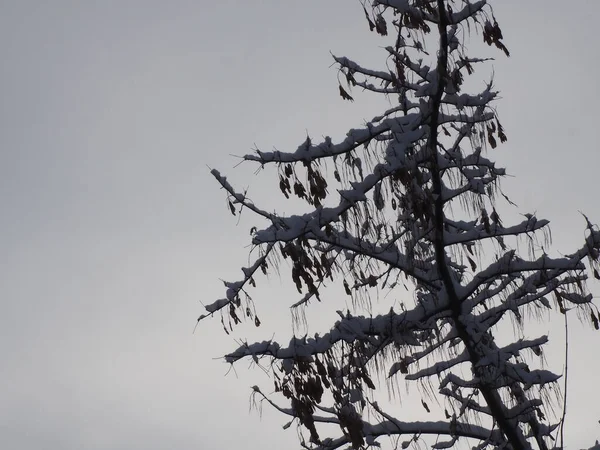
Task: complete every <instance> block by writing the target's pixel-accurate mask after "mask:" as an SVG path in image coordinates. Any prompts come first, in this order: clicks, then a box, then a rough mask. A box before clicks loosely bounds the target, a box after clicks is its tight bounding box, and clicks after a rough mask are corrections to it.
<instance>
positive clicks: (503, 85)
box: [0, 0, 600, 450]
mask: <svg viewBox="0 0 600 450" xmlns="http://www.w3.org/2000/svg"><path fill="white" fill-rule="evenodd" d="M492 4H493V5H495V7H496V12H497V16H498V20H499V21H500V24H501V26H502V29H503V31H504V34H505V37H506V43H507V45H508V47H509V48H510V49H511V52H512V57H511V58H509V59H507V58H504V57H503V56H502V55H501V54H500V53H499V52H495V51H494V50H488V49H486V48H484V47H482V46H481V47H477V48H481V49H482V51H485V52H488V53H487V54H489V53H493V54H494V56H496V57H497V58H498V60H497V61H496V62H495V63H494V64H493V68H494V70H495V80H496V85H497V87H498V88H499V89H500V90H501V91H502V93H503V95H502V97H503V99H502V100H501V101H500V102H499V104H498V108H499V113H500V117H501V118H502V120H503V124H504V126H505V128H506V131H507V134H508V137H509V142H508V143H507V144H505V145H502V146H501V147H500V148H499V149H498V150H496V153H494V154H493V156H494V157H496V158H497V159H498V160H499V162H500V163H501V164H503V165H505V166H506V167H507V168H508V170H509V172H510V173H511V174H514V175H515V176H516V178H510V179H507V180H506V181H505V182H504V188H505V190H506V192H508V193H509V194H510V195H511V196H512V199H513V200H514V201H516V202H517V203H518V204H519V206H520V209H521V210H522V211H523V212H525V211H527V210H530V211H537V213H538V215H539V216H543V217H547V218H549V219H550V220H551V221H552V223H553V237H554V244H555V246H554V248H555V249H557V250H559V249H562V250H564V251H565V252H567V251H571V250H573V249H574V248H576V247H578V246H579V245H580V244H581V243H582V242H583V229H584V223H583V221H582V219H581V216H580V215H579V213H578V210H582V211H585V212H586V213H587V214H588V215H589V216H590V218H592V219H593V220H594V221H596V222H600V207H599V205H598V200H597V199H598V195H597V191H598V183H597V180H598V175H597V174H598V167H599V165H600V157H599V156H598V151H599V148H598V122H599V119H600V116H599V113H598V103H599V102H600V88H599V87H598V86H599V84H598V72H599V70H600V62H599V61H600V46H599V45H598V37H597V18H598V16H599V15H600V2H598V1H591V0H589V1H585V0H575V1H572V2H565V1H558V0H552V1H551V0H547V1H541V0H536V1H533V0H530V1H517V0H504V1H496V2H492ZM362 14H363V13H362V10H361V6H360V3H359V2H358V0H356V1H347V0H326V1H322V0H321V1H317V0H305V1H301V2H298V1H296V2H288V1H281V0H279V1H275V0H269V1H267V0H264V1H254V0H246V1H242V0H238V1H233V0H230V1H211V2H209V1H204V0H200V1H192V0H174V1H169V2H167V1H157V0H146V1H142V0H123V1H114V0H113V1H103V2H97V1H86V0H80V1H76V0H72V1H66V0H64V1H63V0H61V1H59V0H55V1H52V2H50V1H34V0H21V1H17V0H14V1H6V0H5V1H0V55H1V56H2V64H1V65H0V90H1V98H2V102H1V103H0V128H1V131H0V210H1V211H2V213H1V215H0V255H1V256H0V305H1V314H0V330H1V331H0V336H1V339H0V356H1V358H2V363H1V364H0V447H1V448H5V449H51V450H54V449H56V450H58V449H60V450H66V449H74V450H75V449H77V450H81V449H86V450H87V449H128V450H131V449H166V448H203V449H219V448H239V447H242V448H245V449H247V450H253V449H259V448H264V445H268V446H269V448H296V445H295V444H296V436H295V432H294V431H293V429H290V430H288V432H283V431H282V429H281V425H282V424H283V423H284V420H283V419H282V418H280V417H277V416H276V415H274V414H271V413H269V412H268V411H266V410H265V413H264V416H263V419H262V421H261V420H260V417H259V415H258V414H257V413H256V412H251V413H249V412H248V405H249V402H248V397H249V389H248V387H249V386H250V385H252V384H255V383H256V382H260V381H262V382H265V381H266V379H265V377H264V375H261V374H260V373H259V371H252V372H251V373H248V372H247V371H246V367H247V366H246V365H245V364H240V365H239V366H238V368H237V375H238V378H237V379H236V375H235V374H234V373H231V374H230V375H229V376H227V377H225V376H224V375H225V373H226V371H227V369H228V367H227V366H226V365H225V364H224V363H222V362H220V361H218V360H214V359H213V358H215V357H217V356H219V355H221V354H223V353H224V352H225V351H226V350H229V349H231V348H232V347H233V346H234V345H235V342H234V340H233V337H228V336H226V335H225V334H224V333H223V332H222V329H221V327H220V323H219V321H218V319H214V320H209V321H207V322H204V323H203V324H202V325H201V326H200V327H199V328H198V330H197V331H196V333H195V334H192V329H193V326H194V322H195V318H196V317H197V316H198V315H199V314H200V313H202V307H201V304H200V303H199V302H200V301H203V302H205V303H209V302H211V301H213V300H215V299H217V298H220V297H221V296H222V295H223V285H222V282H221V281H219V279H220V278H224V279H236V278H237V277H238V276H239V267H240V266H242V265H243V264H244V263H245V262H246V260H247V259H246V258H247V251H248V248H247V247H246V245H247V244H248V227H247V226H245V223H243V224H242V225H239V226H236V219H234V218H232V217H231V215H229V213H228V212H227V210H226V205H225V200H224V196H223V193H222V192H221V191H219V189H218V188H217V184H216V183H215V182H214V181H213V179H212V178H211V177H210V175H209V173H208V168H207V166H210V167H217V168H219V169H221V170H222V171H223V172H225V173H226V174H228V175H229V176H230V179H231V180H232V181H235V182H236V184H237V185H238V186H240V187H244V186H250V189H251V193H252V194H253V196H254V197H256V198H257V199H259V198H260V196H261V195H262V196H263V197H262V198H269V197H267V195H269V193H270V190H271V189H272V185H269V184H268V183H267V178H268V177H267V178H264V179H263V178H262V177H258V178H257V177H255V176H254V175H253V168H252V167H251V166H249V165H248V166H242V167H240V168H237V169H234V168H233V166H234V165H235V164H236V163H237V160H236V159H235V158H233V157H231V156H230V154H238V155H239V154H244V153H247V152H248V151H249V150H251V148H252V147H253V146H254V145H255V144H256V145H258V146H259V147H262V148H265V149H267V150H268V149H271V148H272V147H273V146H275V147H277V148H278V149H282V150H284V149H294V148H296V146H297V145H298V144H299V143H300V142H301V141H302V140H303V139H304V137H305V135H306V132H307V130H308V132H310V134H311V135H312V136H315V137H316V138H317V137H319V136H323V135H326V134H328V135H331V136H332V137H333V138H334V139H336V138H341V137H343V136H344V133H345V132H346V131H347V129H348V128H351V127H357V126H360V125H361V123H363V121H364V120H365V119H369V118H371V117H372V116H374V115H375V114H376V113H377V112H378V106H379V105H378V103H377V102H376V100H375V99H373V98H371V97H370V96H369V95H368V94H366V93H365V94H361V93H359V92H357V93H356V95H355V98H356V102H354V103H348V102H343V101H342V100H341V99H340V98H339V95H338V93H337V86H336V83H337V81H336V72H335V69H333V68H330V65H331V56H330V53H329V51H330V50H331V51H333V52H335V53H336V54H340V55H347V56H352V57H354V58H356V60H359V61H361V62H362V63H364V64H365V65H367V64H369V63H371V64H375V65H381V62H382V61H383V60H382V58H384V57H385V56H384V52H383V51H381V49H380V48H379V47H378V46H380V45H381V44H382V41H380V40H379V39H378V38H377V37H376V36H375V35H373V34H371V33H369V31H368V27H367V25H366V23H365V21H364V18H363V16H362ZM477 41H479V38H477ZM477 45H479V44H477ZM487 54H486V55H487ZM480 56H481V55H480ZM483 56H485V55H483ZM482 75H484V73H483V72H482ZM483 81H484V80H482V82H483ZM277 202H278V203H277V205H283V206H282V207H283V208H285V203H281V202H279V200H277ZM274 206H276V205H275V204H274ZM273 283H274V287H272V288H271V289H270V290H265V291H264V293H265V295H264V297H261V298H260V299H259V300H260V301H258V304H259V315H260V316H261V320H262V322H263V323H264V325H265V326H264V330H262V331H263V333H265V334H263V335H262V336H266V335H270V332H269V330H270V329H272V328H273V329H274V328H277V327H278V328H279V329H280V330H281V329H285V327H286V326H287V325H288V324H289V323H290V320H289V313H288V310H287V306H288V305H289V304H290V303H291V301H290V299H289V297H288V298H286V297H285V295H279V294H280V293H284V292H286V291H284V290H281V288H280V287H279V282H278V281H277V280H274V281H273ZM595 287H596V292H600V290H598V288H600V287H599V286H595ZM277 317H280V318H281V323H280V324H278V325H277V324H276V323H275V322H274V321H275V319H276V318H277ZM574 323H575V322H574ZM549 328H550V325H548V326H546V328H544V326H542V327H541V329H542V330H543V329H549ZM573 328H574V329H573V337H572V341H571V348H572V349H573V350H572V351H573V353H572V360H571V367H570V370H571V372H570V381H571V386H570V391H569V396H570V406H569V420H568V427H567V434H566V436H567V442H568V444H569V448H573V449H575V448H581V447H583V446H584V445H591V443H593V440H595V439H596V438H599V437H600V425H599V424H598V420H599V419H600V401H598V399H599V397H600V394H598V387H597V383H596V386H595V387H594V388H593V389H592V388H591V386H590V384H591V383H594V382H596V380H597V375H595V374H597V373H600V367H599V363H598V362H597V360H596V353H597V350H596V349H597V346H598V344H599V340H598V339H599V338H598V335H597V334H594V333H592V332H591V331H588V330H584V329H582V328H581V327H578V326H574V327H573ZM552 329H553V330H556V331H552V332H551V334H550V338H551V339H552V340H554V341H557V342H561V340H562V339H563V337H562V325H560V324H559V326H558V327H553V328H552ZM240 332H243V333H246V332H247V333H254V331H252V330H250V329H249V328H248V327H246V328H244V327H242V328H241V329H240ZM243 333H241V334H240V335H238V337H239V336H242V335H243ZM251 335H252V336H254V335H255V334H251ZM578 345H579V347H577V346H578ZM556 348H557V349H558V350H559V351H562V350H561V349H560V345H559V346H558V347H556ZM561 361H562V354H559V355H556V358H555V359H554V361H553V362H557V364H558V365H557V366H554V367H555V369H556V370H558V371H561V370H562V362H561ZM266 383H269V382H268V381H266ZM253 437H255V438H256V439H255V440H253V439H252V438H253ZM284 445H288V446H287V447H284Z"/></svg>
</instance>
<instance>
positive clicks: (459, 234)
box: [198, 0, 600, 450]
mask: <svg viewBox="0 0 600 450" xmlns="http://www.w3.org/2000/svg"><path fill="white" fill-rule="evenodd" d="M364 13H365V16H366V19H367V21H368V25H369V27H370V29H371V30H372V31H375V32H377V33H379V34H380V35H382V36H388V35H389V36H390V41H391V45H390V46H388V47H385V69H379V70H374V69H368V68H365V67H362V66H361V65H359V64H357V63H356V62H354V61H352V60H350V59H348V58H345V57H338V56H334V60H335V63H336V64H337V66H338V68H339V71H340V74H341V75H343V76H342V77H340V79H343V80H344V83H343V85H342V84H341V83H340V85H339V93H340V95H341V97H342V99H344V100H350V101H352V100H353V96H352V95H351V93H354V92H355V91H357V90H362V91H370V92H372V93H375V94H376V95H381V96H385V97H386V98H387V99H388V100H389V101H390V102H391V103H392V107H390V108H389V109H388V110H387V111H385V112H383V113H382V114H381V115H380V116H378V117H375V118H373V119H372V120H371V121H370V122H368V123H366V125H365V126H364V127H362V128H360V129H351V130H350V131H349V132H348V133H347V137H346V138H345V139H344V140H343V141H341V142H338V143H334V142H333V141H332V139H331V138H329V137H326V138H325V139H324V141H323V142H320V143H318V144H315V143H313V142H312V140H311V139H310V138H307V139H306V141H305V142H304V143H303V144H302V145H300V146H299V147H298V149H297V150H296V151H294V152H279V151H273V152H262V151H256V153H255V154H251V155H247V156H245V157H244V159H245V160H246V161H253V162H255V163H258V164H259V165H260V166H261V167H263V166H269V165H273V166H275V167H276V168H277V170H278V171H279V189H280V190H281V192H282V193H283V195H284V196H285V197H287V198H289V197H291V196H296V197H298V198H300V199H302V200H304V201H305V202H306V203H307V204H308V205H309V211H308V212H305V213H300V214H298V215H290V216H282V215H279V214H276V213H271V212H268V208H265V207H259V206H258V203H254V202H253V201H251V200H250V199H249V198H248V197H247V196H246V195H245V194H243V193H241V192H238V191H236V190H235V189H234V187H233V186H232V185H230V184H229V182H228V181H227V179H226V178H225V177H224V176H222V175H221V174H220V173H219V172H218V171H216V170H213V171H212V174H213V175H214V177H215V178H216V179H217V181H218V182H219V183H220V185H221V186H222V187H223V188H224V189H225V191H226V192H227V196H228V202H229V207H230V209H231V212H232V213H233V214H237V213H238V212H240V210H241V209H245V210H248V211H249V212H251V213H252V214H254V215H256V216H258V217H260V218H261V219H264V220H265V221H266V223H267V225H266V226H265V228H263V229H253V230H252V244H253V245H254V246H255V248H254V251H255V252H256V253H257V256H256V257H255V258H254V260H253V261H254V262H253V264H251V265H250V266H249V267H246V268H243V269H242V271H243V278H242V279H241V280H240V281H238V282H231V283H226V285H227V293H226V297H225V298H223V299H221V300H218V301H216V302H214V303H212V304H211V305H208V306H207V307H206V310H207V313H206V314H205V315H202V316H201V317H200V318H199V319H198V320H201V319H203V318H205V317H209V316H212V315H215V314H220V315H221V320H222V322H223V325H224V327H225V331H227V332H228V331H229V329H231V328H232V326H233V325H234V324H237V323H239V322H240V321H241V320H243V318H244V317H248V318H250V319H251V320H254V321H255V324H256V325H257V326H259V325H260V321H259V319H258V317H257V316H256V313H255V305H254V303H253V300H252V299H251V298H250V296H249V295H248V290H249V288H250V286H254V283H255V279H256V278H257V277H258V276H260V274H261V273H262V274H264V275H267V274H268V273H269V272H271V271H273V270H277V269H278V267H279V266H280V265H281V264H282V259H285V260H287V261H289V263H290V265H291V278H292V281H293V282H294V284H295V286H296V288H297V290H298V292H300V293H301V294H302V296H301V297H300V299H299V300H298V301H297V302H296V303H294V305H293V307H294V308H305V307H308V306H309V305H310V302H311V300H314V299H319V300H321V299H323V300H324V301H327V299H326V298H325V297H326V292H327V289H326V288H328V287H331V286H336V285H338V284H339V285H341V286H343V289H344V290H345V292H346V294H347V295H348V296H350V297H351V298H352V301H353V302H354V305H355V308H354V309H360V306H361V305H365V304H369V302H370V299H371V296H372V294H373V293H376V292H388V293H389V292H395V291H397V290H398V289H404V288H406V289H410V290H411V291H412V292H413V298H414V303H413V304H412V305H410V306H405V305H404V304H402V305H401V306H400V310H395V309H394V308H393V307H392V308H389V306H390V305H389V304H388V305H387V306H385V311H386V312H385V313H382V314H379V315H376V314H368V315H356V314H352V313H351V312H350V311H346V312H341V311H338V314H339V315H340V319H339V320H338V321H337V322H336V323H335V324H333V326H332V327H331V329H330V330H329V331H328V332H327V333H325V334H323V335H320V336H319V335H315V336H314V337H307V336H304V337H295V336H294V337H292V339H291V341H290V342H289V343H288V344H283V343H278V342H275V341H272V340H267V341H264V342H256V343H244V344H243V345H241V346H240V347H239V348H237V349H235V350H234V351H232V352H231V353H230V354H228V355H226V356H225V360H226V361H227V362H230V363H234V362H236V361H238V360H240V359H243V358H254V360H255V361H258V359H259V358H265V360H266V361H269V362H270V364H269V367H270V370H271V373H272V376H273V378H274V380H275V391H276V392H275V395H273V396H267V395H265V394H264V393H263V391H262V390H261V389H260V388H259V387H256V386H255V387H254V388H253V389H254V395H256V396H258V397H259V398H260V399H262V400H263V401H266V402H268V403H269V404H270V405H271V406H272V407H273V408H275V409H276V410H278V411H279V412H280V413H281V414H283V415H286V416H289V420H290V421H291V422H296V423H297V424H299V425H300V426H301V428H302V429H305V430H307V432H308V435H306V436H307V439H305V438H304V437H303V436H305V434H301V437H300V440H301V445H302V446H303V447H305V448H311V449H336V448H342V447H352V448H355V449H359V448H367V447H369V446H379V445H380V444H381V442H382V438H383V437H390V438H391V439H392V442H395V443H396V445H398V444H400V443H401V446H402V448H407V447H408V446H409V445H411V444H414V445H419V443H420V442H425V443H427V444H428V445H430V446H431V447H432V448H436V449H441V448H449V447H452V446H454V445H456V444H457V443H458V442H459V441H463V440H464V441H467V442H468V443H469V445H471V446H472V447H473V448H478V449H482V448H486V447H494V448H512V449H514V450H522V449H529V448H532V447H533V446H536V447H537V448H539V449H541V450H547V449H548V448H554V447H557V446H562V440H560V439H558V438H557V436H558V435H559V434H560V430H561V426H560V425H561V422H562V421H563V420H564V415H562V414H561V411H560V408H559V411H558V412H557V411H556V410H554V409H553V407H556V406H560V405H561V402H562V401H563V400H562V398H561V394H560V389H559V386H558V381H559V379H560V377H559V375H556V374H555V373H553V372H551V371H549V370H545V369H543V368H542V362H543V351H542V349H543V346H544V345H545V344H546V343H547V342H548V338H547V336H539V337H535V338H528V337H527V336H526V333H525V328H526V325H527V323H528V321H526V320H525V318H524V316H526V315H527V314H529V317H531V316H532V315H533V316H542V315H544V314H546V312H547V313H548V314H550V313H553V312H554V311H557V312H559V313H562V314H566V313H567V311H568V310H572V309H574V310H576V311H577V313H578V314H579V317H580V318H581V319H582V320H585V321H591V323H592V324H593V326H595V327H596V329H597V328H598V316H597V314H598V312H597V311H598V310H597V308H596V307H595V306H594V305H593V303H592V296H591V294H590V293H589V292H588V291H587V289H586V285H585V282H586V279H587V269H586V266H585V265H584V262H585V261H588V263H589V268H590V269H591V270H592V271H593V274H594V276H595V277H596V278H600V275H599V274H598V257H599V254H600V253H599V251H600V231H598V228H597V227H595V226H593V225H592V224H591V223H590V222H589V221H588V220H587V218H585V219H586V222H587V229H586V238H585V242H583V245H582V246H581V248H579V249H578V250H576V251H574V252H572V253H570V254H567V255H564V256H560V257H551V256H550V255H549V254H548V253H547V246H548V244H549V240H550V239H549V237H550V236H549V232H548V221H547V220H542V219H538V218H537V217H535V215H531V214H526V215H525V216H524V220H522V221H520V222H519V223H505V222H503V221H502V220H501V218H500V215H499V212H498V211H499V210H500V206H502V205H503V206H504V207H506V208H509V207H511V206H510V205H514V204H512V202H510V200H509V199H508V197H507V196H506V195H505V194H504V193H503V192H502V190H501V188H500V185H499V180H500V179H501V178H502V177H503V176H504V175H505V170H504V169H503V168H499V167H496V165H495V164H494V162H493V161H492V160H491V159H489V157H488V156H486V155H487V154H488V153H489V150H490V149H494V148H495V147H496V146H497V145H498V144H499V143H501V142H505V141H506V139H507V137H506V134H505V131H504V129H503V127H502V125H501V123H500V121H499V119H498V116H497V113H496V111H495V109H494V107H493V103H494V100H495V99H496V98H497V97H498V92H497V91H495V90H494V87H493V83H492V82H491V81H490V82H489V83H487V85H486V86H485V88H484V89H483V90H482V91H481V92H477V93H466V92H464V91H463V85H464V84H465V80H466V79H467V77H469V76H470V75H472V74H473V73H474V70H475V68H476V67H477V66H478V65H481V64H485V62H486V61H487V59H485V58H474V57H470V56H468V55H467V53H466V48H465V45H464V40H465V36H467V35H468V34H470V33H477V34H481V35H482V36H483V40H484V42H485V43H487V44H488V45H490V46H495V47H497V48H498V49H499V50H501V51H502V52H503V53H504V54H506V55H507V56H508V55H509V51H508V49H507V48H506V47H505V45H504V44H503V43H502V39H503V38H502V31H501V30H500V27H499V25H498V22H497V21H496V18H495V17H494V14H493V10H492V8H491V6H490V5H489V2H488V1H485V0H480V1H473V2H470V1H467V0H434V1H432V0H371V1H370V2H369V3H365V4H364ZM357 88H358V89H357ZM354 95H356V94H354ZM498 202H499V203H502V205H500V206H499V205H498V204H497V203H498ZM584 217H585V216H584ZM523 243H524V244H525V245H524V247H525V248H526V251H525V252H519V251H517V250H516V248H519V244H523ZM521 246H522V245H521ZM523 253H524V254H523ZM403 286H404V287H403ZM382 303H383V302H379V303H378V306H379V307H380V308H381V307H382ZM259 308H260V307H259ZM388 308H389V311H388ZM506 320H509V321H512V323H513V325H514V326H515V330H516V331H515V333H514V334H512V335H510V336H504V335H502V336H500V334H499V333H498V332H497V330H498V326H499V325H500V324H501V323H502V322H505V321H506ZM527 320H530V319H527ZM373 373H376V374H377V375H382V376H384V377H386V378H387V379H388V380H394V379H402V380H406V381H407V382H409V383H417V385H416V386H415V388H418V389H420V390H421V392H422V394H423V395H422V400H421V401H422V405H423V408H424V409H425V410H426V411H427V412H430V411H432V414H433V413H439V415H440V420H431V421H404V420H402V421H401V420H399V419H398V418H396V417H395V416H394V415H392V414H390V413H389V412H386V410H385V407H384V406H382V405H381V404H380V403H378V402H377V401H376V400H375V394H376V386H375V383H374V382H373V379H372V374H373ZM426 400H427V401H429V403H428V402H427V401H426ZM432 400H433V401H432ZM433 410H435V411H433ZM332 425H333V426H334V427H332ZM336 426H337V428H338V429H337V431H336V428H335V427H336Z"/></svg>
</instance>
